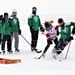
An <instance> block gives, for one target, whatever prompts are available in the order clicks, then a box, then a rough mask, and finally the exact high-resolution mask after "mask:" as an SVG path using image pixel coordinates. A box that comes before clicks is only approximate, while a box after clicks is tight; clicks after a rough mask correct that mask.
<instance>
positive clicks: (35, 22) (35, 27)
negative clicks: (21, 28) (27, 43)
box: [28, 7, 44, 51]
mask: <svg viewBox="0 0 75 75" xmlns="http://www.w3.org/2000/svg"><path fill="white" fill-rule="evenodd" d="M36 12H37V8H36V7H33V8H32V14H31V15H30V16H29V17H28V25H29V27H30V32H31V51H37V49H36V46H37V41H38V34H39V28H40V30H41V31H42V32H44V28H43V27H42V25H41V21H40V18H39V16H38V15H37V14H36Z"/></svg>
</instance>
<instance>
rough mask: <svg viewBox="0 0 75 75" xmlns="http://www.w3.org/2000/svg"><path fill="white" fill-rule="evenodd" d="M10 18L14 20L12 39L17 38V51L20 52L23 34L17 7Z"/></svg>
mask: <svg viewBox="0 0 75 75" xmlns="http://www.w3.org/2000/svg"><path fill="white" fill-rule="evenodd" d="M10 20H11V21H12V25H13V27H12V38H11V39H12V40H13V38H15V52H19V51H20V50H19V49H18V47H19V35H20V34H21V29H20V24H19V19H18V18H17V11H16V9H13V10H12V15H11V16H10Z"/></svg>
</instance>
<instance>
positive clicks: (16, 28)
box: [10, 16, 20, 32]
mask: <svg viewBox="0 0 75 75" xmlns="http://www.w3.org/2000/svg"><path fill="white" fill-rule="evenodd" d="M10 19H11V21H12V31H13V32H19V29H20V24H19V19H18V18H16V17H13V16H12V17H10Z"/></svg>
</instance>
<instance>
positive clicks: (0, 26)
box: [0, 20, 2, 34]
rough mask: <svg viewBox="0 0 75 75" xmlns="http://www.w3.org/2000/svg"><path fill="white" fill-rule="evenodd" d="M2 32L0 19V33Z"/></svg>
mask: <svg viewBox="0 0 75 75" xmlns="http://www.w3.org/2000/svg"><path fill="white" fill-rule="evenodd" d="M1 33H2V20H0V34H1Z"/></svg>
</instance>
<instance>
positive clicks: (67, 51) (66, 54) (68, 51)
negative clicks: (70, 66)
mask: <svg viewBox="0 0 75 75" xmlns="http://www.w3.org/2000/svg"><path fill="white" fill-rule="evenodd" d="M72 37H73V35H72ZM70 45H71V41H70V43H69V46H68V49H67V53H66V56H65V59H67V56H68V53H69V49H70Z"/></svg>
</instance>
